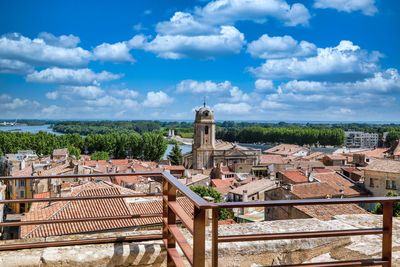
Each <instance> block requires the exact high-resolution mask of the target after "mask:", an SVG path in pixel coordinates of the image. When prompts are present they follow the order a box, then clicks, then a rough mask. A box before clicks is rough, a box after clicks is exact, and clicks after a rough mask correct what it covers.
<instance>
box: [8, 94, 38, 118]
mask: <svg viewBox="0 0 400 267" xmlns="http://www.w3.org/2000/svg"><path fill="white" fill-rule="evenodd" d="M39 106H40V104H39V103H38V102H37V101H31V100H28V99H21V98H13V97H11V96H10V95H7V94H2V95H0V111H2V112H3V114H7V113H8V112H10V111H17V110H33V109H36V108H38V107H39Z"/></svg>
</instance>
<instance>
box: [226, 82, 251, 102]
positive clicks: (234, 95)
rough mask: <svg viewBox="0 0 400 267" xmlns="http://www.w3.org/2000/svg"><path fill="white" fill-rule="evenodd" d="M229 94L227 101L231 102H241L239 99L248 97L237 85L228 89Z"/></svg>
mask: <svg viewBox="0 0 400 267" xmlns="http://www.w3.org/2000/svg"><path fill="white" fill-rule="evenodd" d="M229 94H230V95H231V98H230V99H229V101H231V102H241V101H249V100H250V97H249V95H248V94H245V93H243V91H242V90H240V89H239V87H237V86H233V87H232V88H231V89H230V90H229Z"/></svg>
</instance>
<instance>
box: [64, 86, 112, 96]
mask: <svg viewBox="0 0 400 267" xmlns="http://www.w3.org/2000/svg"><path fill="white" fill-rule="evenodd" d="M64 89H65V90H67V91H70V92H71V93H72V94H75V95H78V96H81V97H84V98H97V97H99V96H101V95H103V94H104V91H103V90H102V89H101V88H100V87H97V86H92V85H89V86H64Z"/></svg>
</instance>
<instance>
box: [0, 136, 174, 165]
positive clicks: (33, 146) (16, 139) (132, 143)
mask: <svg viewBox="0 0 400 267" xmlns="http://www.w3.org/2000/svg"><path fill="white" fill-rule="evenodd" d="M167 145H168V143H167V141H166V140H165V139H164V137H163V136H162V135H161V134H158V133H144V134H142V135H140V134H136V133H133V134H129V135H127V134H119V133H112V134H89V135H87V136H86V137H82V136H81V135H79V134H77V133H74V134H65V135H58V136H57V135H55V134H51V133H46V132H38V133H20V132H4V131H0V154H6V153H17V151H18V150H27V149H30V150H33V151H35V152H36V153H37V154H38V155H50V154H51V153H52V152H53V150H54V149H57V148H65V147H66V148H68V150H69V151H70V152H73V153H71V154H73V155H76V156H79V155H80V153H84V154H93V153H95V152H100V151H101V152H106V153H107V154H108V155H109V156H110V157H111V158H121V159H123V158H135V159H141V160H146V161H159V160H160V159H161V158H162V157H163V155H164V153H165V151H166V150H167ZM103 156H104V154H103Z"/></svg>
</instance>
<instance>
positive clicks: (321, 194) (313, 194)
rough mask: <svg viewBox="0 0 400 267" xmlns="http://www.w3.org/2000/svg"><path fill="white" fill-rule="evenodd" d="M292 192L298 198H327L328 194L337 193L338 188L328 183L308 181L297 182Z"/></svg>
mask: <svg viewBox="0 0 400 267" xmlns="http://www.w3.org/2000/svg"><path fill="white" fill-rule="evenodd" d="M291 193H292V194H293V195H295V196H297V197H298V198H301V199H303V198H325V197H326V196H332V195H336V193H337V190H336V189H335V188H333V187H331V186H330V185H329V184H328V183H326V182H322V183H307V184H295V185H293V190H292V191H291Z"/></svg>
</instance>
